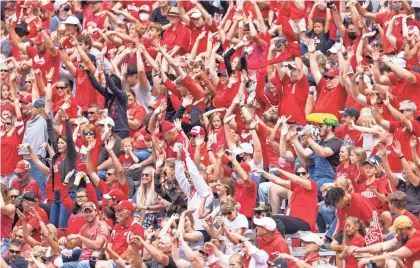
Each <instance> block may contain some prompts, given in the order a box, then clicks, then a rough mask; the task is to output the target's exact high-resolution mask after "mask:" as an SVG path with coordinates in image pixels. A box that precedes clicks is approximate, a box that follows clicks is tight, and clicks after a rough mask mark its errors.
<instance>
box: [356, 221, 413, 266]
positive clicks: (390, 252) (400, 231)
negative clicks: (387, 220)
mask: <svg viewBox="0 0 420 268" xmlns="http://www.w3.org/2000/svg"><path fill="white" fill-rule="evenodd" d="M389 231H390V232H396V233H397V236H396V237H395V238H394V239H392V240H388V241H386V242H382V243H378V244H374V245H371V246H368V247H364V248H359V247H351V248H350V252H352V253H371V254H380V255H377V256H373V257H369V258H362V259H361V260H360V261H359V267H360V266H362V265H366V264H368V263H376V264H377V265H379V266H381V265H383V264H384V262H385V259H387V258H392V257H397V258H400V259H402V260H403V259H405V264H406V267H413V264H414V262H415V261H416V260H419V259H420V231H416V229H415V228H414V227H413V222H412V221H411V219H410V218H409V217H407V216H404V215H403V216H399V217H398V218H396V219H395V221H394V224H393V225H392V226H391V228H389ZM384 252H385V253H384Z"/></svg>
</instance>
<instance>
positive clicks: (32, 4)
mask: <svg viewBox="0 0 420 268" xmlns="http://www.w3.org/2000/svg"><path fill="white" fill-rule="evenodd" d="M21 7H29V8H37V7H38V4H37V3H36V2H34V1H25V3H23V5H21Z"/></svg>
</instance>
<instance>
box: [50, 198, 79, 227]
mask: <svg viewBox="0 0 420 268" xmlns="http://www.w3.org/2000/svg"><path fill="white" fill-rule="evenodd" d="M69 195H70V198H71V199H73V200H74V199H75V198H76V195H75V193H69ZM69 217H70V214H69V212H68V211H67V209H66V208H65V207H64V205H63V203H62V202H61V199H60V191H55V192H54V200H53V202H52V204H51V209H50V223H52V224H53V225H54V226H55V227H57V228H67V221H68V219H69Z"/></svg>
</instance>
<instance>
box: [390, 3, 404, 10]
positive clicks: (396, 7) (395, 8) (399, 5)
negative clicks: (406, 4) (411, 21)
mask: <svg viewBox="0 0 420 268" xmlns="http://www.w3.org/2000/svg"><path fill="white" fill-rule="evenodd" d="M391 7H392V10H395V11H398V10H400V9H401V8H402V4H401V3H393V4H392V5H391Z"/></svg>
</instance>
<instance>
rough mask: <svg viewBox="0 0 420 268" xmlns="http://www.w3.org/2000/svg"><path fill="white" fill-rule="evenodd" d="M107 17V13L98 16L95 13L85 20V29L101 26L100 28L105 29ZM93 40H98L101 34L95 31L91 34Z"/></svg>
mask: <svg viewBox="0 0 420 268" xmlns="http://www.w3.org/2000/svg"><path fill="white" fill-rule="evenodd" d="M105 19H106V15H102V16H96V15H95V14H92V15H90V16H88V17H87V18H86V19H85V20H84V22H83V29H86V30H89V29H90V28H92V29H93V28H99V29H103V28H104V23H105ZM90 37H91V38H92V39H93V40H96V39H98V38H99V37H100V35H99V34H98V33H94V34H93V35H91V36H90Z"/></svg>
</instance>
